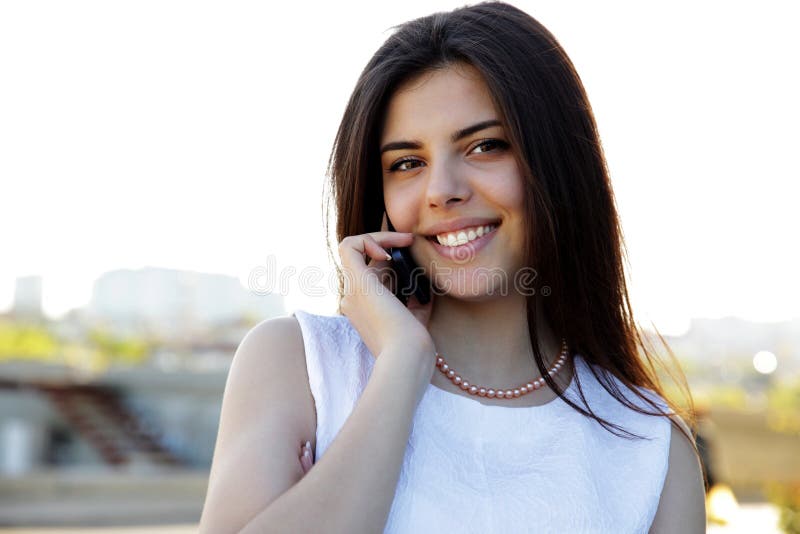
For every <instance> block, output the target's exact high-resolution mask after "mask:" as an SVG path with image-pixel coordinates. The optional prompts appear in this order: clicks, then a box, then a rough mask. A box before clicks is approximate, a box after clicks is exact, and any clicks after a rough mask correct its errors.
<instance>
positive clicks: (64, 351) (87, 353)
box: [0, 321, 152, 370]
mask: <svg viewBox="0 0 800 534" xmlns="http://www.w3.org/2000/svg"><path fill="white" fill-rule="evenodd" d="M151 349H152V347H151V343H149V342H148V341H147V340H146V339H143V338H135V337H128V338H122V337H116V336H114V335H112V334H110V333H109V332H106V331H104V330H100V329H97V328H95V329H93V330H90V331H89V332H88V333H87V337H86V339H85V340H84V341H81V342H77V343H75V342H68V341H63V340H60V339H58V338H57V337H56V336H55V335H54V334H53V333H52V332H50V331H49V330H48V328H47V326H46V325H31V324H24V323H15V322H10V321H0V361H3V360H20V359H22V360H35V361H41V362H59V363H66V364H67V365H72V366H77V367H84V368H90V369H93V370H101V369H104V368H106V367H108V365H110V364H111V363H122V364H127V365H135V364H139V363H142V362H144V361H145V360H146V359H147V358H148V356H149V354H150V352H151Z"/></svg>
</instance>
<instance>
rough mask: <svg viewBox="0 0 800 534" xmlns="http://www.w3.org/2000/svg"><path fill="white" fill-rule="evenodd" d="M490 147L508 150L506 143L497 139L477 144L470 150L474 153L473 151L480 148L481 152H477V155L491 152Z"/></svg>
mask: <svg viewBox="0 0 800 534" xmlns="http://www.w3.org/2000/svg"><path fill="white" fill-rule="evenodd" d="M487 147H488V149H487ZM492 147H499V148H500V149H504V148H508V143H506V142H505V141H500V140H499V139H487V140H485V141H483V142H482V143H480V144H478V145H477V146H476V147H475V148H473V149H472V150H473V152H474V151H475V150H477V149H479V148H480V149H481V150H479V151H478V153H484V152H491V151H492V150H491V148H492Z"/></svg>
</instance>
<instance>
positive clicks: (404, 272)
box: [386, 215, 431, 306]
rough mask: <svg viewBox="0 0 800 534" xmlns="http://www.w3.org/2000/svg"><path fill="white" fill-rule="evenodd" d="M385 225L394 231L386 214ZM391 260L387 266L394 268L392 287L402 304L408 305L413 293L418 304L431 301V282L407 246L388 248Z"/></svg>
mask: <svg viewBox="0 0 800 534" xmlns="http://www.w3.org/2000/svg"><path fill="white" fill-rule="evenodd" d="M386 226H387V227H388V228H389V230H390V231H392V232H396V231H397V230H395V229H394V226H392V221H390V220H389V216H388V215H387V216H386ZM388 252H389V255H390V256H391V257H392V261H391V262H390V263H389V266H390V267H391V268H392V270H394V272H395V275H396V281H397V283H396V284H395V288H394V294H395V296H396V297H397V298H398V299H400V302H402V303H403V305H404V306H407V305H408V299H409V298H410V297H411V294H412V293H413V294H414V295H415V296H416V297H417V300H418V301H419V303H420V304H427V303H428V302H430V301H431V282H430V280H429V279H428V277H427V276H425V275H424V274H423V272H422V269H421V268H420V267H419V266H418V265H417V264H416V262H415V261H414V258H413V257H412V256H411V250H410V249H409V248H408V247H392V248H389V249H388Z"/></svg>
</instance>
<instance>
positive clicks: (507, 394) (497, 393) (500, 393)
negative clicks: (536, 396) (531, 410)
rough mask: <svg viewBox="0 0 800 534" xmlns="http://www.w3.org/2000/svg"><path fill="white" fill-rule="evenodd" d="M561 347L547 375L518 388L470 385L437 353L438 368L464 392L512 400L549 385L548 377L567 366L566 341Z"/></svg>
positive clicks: (562, 341)
mask: <svg viewBox="0 0 800 534" xmlns="http://www.w3.org/2000/svg"><path fill="white" fill-rule="evenodd" d="M561 347H562V350H561V353H560V354H559V357H558V358H557V359H556V361H555V363H554V364H553V367H552V368H551V369H550V370H549V371H548V372H547V373H545V374H544V375H543V376H541V377H539V378H538V379H536V380H533V381H531V382H527V383H525V384H524V385H522V386H520V387H518V388H511V389H497V390H495V389H492V388H483V387H480V386H477V385H473V384H470V383H469V382H468V381H466V380H464V378H463V377H462V376H460V375H458V374H457V373H456V371H455V369H452V368H451V367H450V365H448V364H447V363H446V361H445V359H444V357H443V356H441V355H439V353H438V352H437V353H436V367H438V368H439V370H440V371H441V372H442V374H444V375H446V376H447V378H448V379H450V381H451V382H453V384H455V385H456V386H459V387H460V388H461V389H463V390H464V391H467V392H468V393H469V394H470V395H480V396H481V397H488V398H490V399H494V398H497V399H512V398H517V397H521V396H523V395H526V394H528V393H532V392H533V391H536V390H537V389H540V388H541V387H542V386H544V385H545V384H546V383H547V381H546V380H545V377H546V376H548V375H549V376H553V375H555V374H556V373H558V371H559V370H560V369H561V368H562V367H563V366H564V365H565V364H566V360H567V357H568V356H569V349H568V347H567V340H566V339H562V340H561Z"/></svg>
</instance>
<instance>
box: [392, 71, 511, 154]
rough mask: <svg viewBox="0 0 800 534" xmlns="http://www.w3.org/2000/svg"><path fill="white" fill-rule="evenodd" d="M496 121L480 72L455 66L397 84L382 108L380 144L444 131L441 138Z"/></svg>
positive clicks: (495, 114) (490, 98)
mask: <svg viewBox="0 0 800 534" xmlns="http://www.w3.org/2000/svg"><path fill="white" fill-rule="evenodd" d="M491 118H498V119H499V118H500V116H499V114H498V113H497V110H496V109H495V106H494V102H493V101H492V96H491V93H490V92H489V88H488V86H487V85H486V82H485V81H484V80H483V77H482V75H481V74H480V72H479V71H478V70H477V69H475V68H474V67H472V66H470V65H465V64H456V65H452V66H448V67H447V68H445V69H440V70H435V71H432V72H428V73H425V74H422V75H420V76H417V77H415V78H412V79H410V80H408V81H406V82H405V83H403V84H401V85H400V86H399V87H398V89H397V90H396V91H395V93H394V94H393V95H392V97H391V98H390V100H389V103H388V105H387V107H386V118H385V121H384V127H383V131H382V133H381V142H382V143H383V142H386V141H391V140H394V139H398V138H405V137H419V136H420V135H423V134H428V133H429V134H431V135H432V134H433V133H434V132H435V131H436V130H437V129H439V128H441V129H445V130H446V131H443V134H444V135H447V136H449V135H450V134H451V133H452V132H453V131H455V130H457V129H459V128H463V127H464V126H469V125H470V124H473V123H475V122H478V121H481V120H487V119H491Z"/></svg>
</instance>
